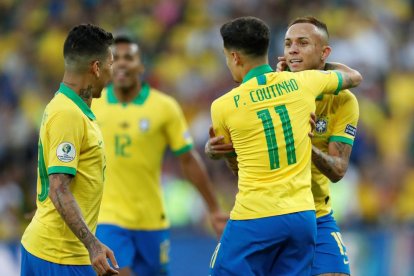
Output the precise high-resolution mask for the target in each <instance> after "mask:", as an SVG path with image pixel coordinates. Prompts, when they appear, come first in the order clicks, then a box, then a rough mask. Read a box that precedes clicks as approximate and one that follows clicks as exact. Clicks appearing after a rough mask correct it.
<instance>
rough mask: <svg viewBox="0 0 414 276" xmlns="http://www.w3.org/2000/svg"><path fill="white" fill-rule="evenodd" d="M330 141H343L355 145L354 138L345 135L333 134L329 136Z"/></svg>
mask: <svg viewBox="0 0 414 276" xmlns="http://www.w3.org/2000/svg"><path fill="white" fill-rule="evenodd" d="M329 142H341V143H345V144H348V145H351V146H353V145H354V140H352V139H350V138H347V137H343V136H331V137H329Z"/></svg>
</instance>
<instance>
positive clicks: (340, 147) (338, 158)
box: [312, 142, 352, 182]
mask: <svg viewBox="0 0 414 276" xmlns="http://www.w3.org/2000/svg"><path fill="white" fill-rule="evenodd" d="M351 151H352V146H351V145H349V144H345V143H341V142H330V143H329V148H328V153H324V152H322V151H321V150H320V149H318V148H316V147H315V146H312V162H313V163H314V164H315V166H316V167H317V168H318V169H319V170H320V171H321V173H323V174H324V175H325V176H326V177H328V178H329V179H330V180H331V181H332V182H338V181H339V180H341V179H342V177H344V175H345V173H346V170H347V169H348V163H349V157H350V155H351Z"/></svg>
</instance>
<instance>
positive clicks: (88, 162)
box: [22, 83, 105, 265]
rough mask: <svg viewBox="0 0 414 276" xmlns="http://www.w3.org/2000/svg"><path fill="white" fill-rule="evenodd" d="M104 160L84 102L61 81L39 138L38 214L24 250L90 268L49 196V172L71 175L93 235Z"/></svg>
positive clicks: (26, 235) (73, 189)
mask: <svg viewBox="0 0 414 276" xmlns="http://www.w3.org/2000/svg"><path fill="white" fill-rule="evenodd" d="M104 170H105V156H104V149H103V139H102V134H101V131H100V130H99V127H98V125H97V123H96V121H95V116H94V114H93V113H92V111H91V110H90V109H89V107H88V106H87V105H86V103H85V102H84V101H83V100H82V99H81V98H80V97H79V96H78V95H77V94H76V93H75V92H74V91H73V90H71V89H70V88H69V87H67V86H65V85H64V84H63V83H62V84H61V85H60V88H59V91H58V92H57V93H56V94H55V96H54V98H53V99H52V100H51V101H50V103H49V104H48V105H47V107H46V109H45V112H44V114H43V120H42V124H41V127H40V135H39V159H38V168H37V175H38V176H37V198H36V205H37V210H36V214H35V215H34V217H33V219H32V221H31V222H30V224H29V226H28V227H27V229H26V231H25V232H24V234H23V237H22V244H23V246H24V248H26V250H27V251H28V252H30V253H31V254H33V255H35V256H36V257H38V258H41V259H43V260H46V261H49V262H53V263H58V264H68V265H87V264H90V260H89V254H88V251H87V250H86V248H85V246H84V245H83V243H82V242H81V241H80V240H79V239H78V238H77V237H76V236H75V235H74V234H73V232H72V230H70V228H69V227H68V225H67V224H66V223H65V222H64V221H63V219H62V218H61V216H60V214H59V213H58V211H57V210H56V208H55V206H54V205H53V202H52V201H51V200H50V198H49V196H48V195H49V178H48V176H49V175H50V174H57V173H63V174H70V175H73V176H74V178H73V180H72V182H71V183H70V186H69V188H70V191H71V192H72V194H73V196H74V198H75V200H76V202H77V203H78V205H79V208H80V210H81V212H82V215H83V217H84V219H85V222H86V224H87V225H88V227H89V229H90V230H91V231H92V232H93V233H95V230H96V225H97V221H98V213H99V206H100V204H101V199H102V190H103V182H104Z"/></svg>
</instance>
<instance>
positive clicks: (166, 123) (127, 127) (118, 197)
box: [92, 83, 193, 230]
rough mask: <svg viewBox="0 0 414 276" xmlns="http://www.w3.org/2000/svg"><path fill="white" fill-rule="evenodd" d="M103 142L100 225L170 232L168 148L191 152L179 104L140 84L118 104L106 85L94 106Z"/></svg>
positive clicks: (177, 151) (174, 151) (177, 152)
mask: <svg viewBox="0 0 414 276" xmlns="http://www.w3.org/2000/svg"><path fill="white" fill-rule="evenodd" d="M92 110H93V111H94V113H95V114H96V117H97V120H98V123H99V125H100V127H101V129H102V134H103V137H104V140H105V147H106V158H107V166H108V167H107V168H108V169H107V171H106V179H105V189H104V195H103V199H102V206H101V212H100V215H99V223H100V224H114V225H118V226H121V227H123V228H127V229H144V230H156V229H165V228H167V227H169V222H168V220H167V218H166V214H165V207H164V201H163V194H162V189H161V179H160V178H161V167H162V160H163V156H164V153H165V150H166V148H167V146H169V147H170V149H171V150H172V152H173V153H174V154H175V155H180V154H182V153H185V152H188V151H189V150H191V148H192V146H193V142H192V138H191V136H190V134H189V132H188V127H187V123H186V121H185V119H184V115H183V112H182V110H181V108H180V107H179V105H178V103H177V102H176V101H175V100H174V99H173V98H172V97H170V96H168V95H166V94H163V93H161V92H159V91H157V90H155V89H153V88H150V87H149V85H148V84H146V83H143V84H142V87H141V91H140V92H139V94H138V96H137V97H136V98H135V99H134V100H133V101H132V102H131V103H128V104H123V103H120V102H119V101H118V100H117V98H116V95H115V93H114V89H113V86H112V85H110V86H108V87H107V89H106V90H104V91H103V93H102V97H101V99H99V100H97V101H94V103H93V104H92Z"/></svg>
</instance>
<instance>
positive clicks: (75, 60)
mask: <svg viewBox="0 0 414 276" xmlns="http://www.w3.org/2000/svg"><path fill="white" fill-rule="evenodd" d="M113 42H114V38H113V36H112V34H111V33H110V32H107V31H105V30H104V29H102V28H100V27H98V26H95V25H92V24H81V25H78V26H75V27H73V29H72V30H71V31H70V32H69V34H68V36H67V38H66V40H65V44H64V46H63V57H64V58H65V63H66V64H67V65H69V66H73V67H79V66H84V65H85V64H79V63H82V62H85V61H86V62H89V61H90V60H91V59H97V60H103V59H104V58H105V57H106V56H107V54H108V47H110V46H111V45H112V44H113Z"/></svg>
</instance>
